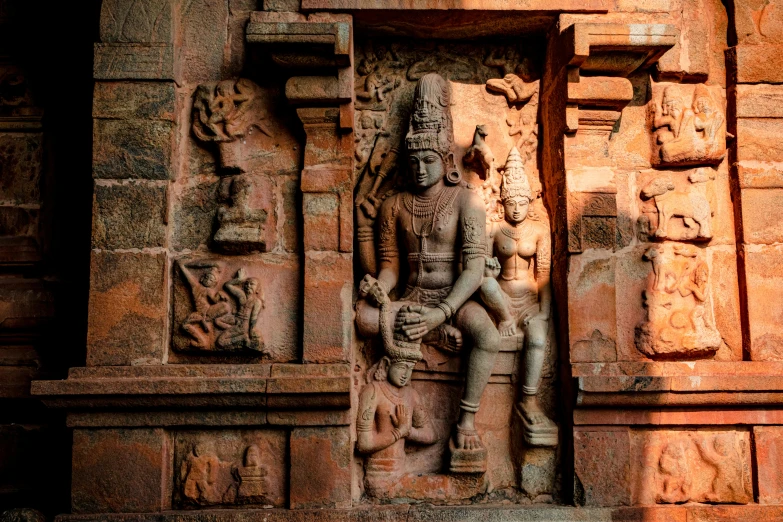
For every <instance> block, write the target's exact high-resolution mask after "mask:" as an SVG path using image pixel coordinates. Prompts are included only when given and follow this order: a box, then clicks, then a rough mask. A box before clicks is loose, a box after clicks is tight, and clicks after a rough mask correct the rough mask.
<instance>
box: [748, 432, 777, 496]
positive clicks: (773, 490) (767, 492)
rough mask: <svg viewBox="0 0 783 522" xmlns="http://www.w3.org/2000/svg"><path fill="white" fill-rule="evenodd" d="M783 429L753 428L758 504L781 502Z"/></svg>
mask: <svg viewBox="0 0 783 522" xmlns="http://www.w3.org/2000/svg"><path fill="white" fill-rule="evenodd" d="M782 430H783V428H781V427H778V426H757V427H754V428H753V444H754V446H755V449H756V452H755V467H756V469H757V470H758V476H759V480H758V487H759V493H758V494H759V504H780V503H781V502H783V481H781V477H782V476H783V475H782V474H781V467H783V431H782Z"/></svg>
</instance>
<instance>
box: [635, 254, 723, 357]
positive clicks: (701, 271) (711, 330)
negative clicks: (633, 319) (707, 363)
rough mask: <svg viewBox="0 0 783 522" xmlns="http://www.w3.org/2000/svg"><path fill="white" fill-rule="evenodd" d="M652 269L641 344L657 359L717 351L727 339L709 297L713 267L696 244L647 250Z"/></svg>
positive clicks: (639, 329) (639, 335) (639, 338)
mask: <svg viewBox="0 0 783 522" xmlns="http://www.w3.org/2000/svg"><path fill="white" fill-rule="evenodd" d="M644 259H645V260H647V261H650V263H651V264H652V273H651V274H650V276H649V278H648V281H647V289H646V290H645V291H644V296H643V299H644V307H645V309H646V312H647V318H646V320H645V321H643V322H642V323H640V324H639V325H638V326H637V327H636V348H637V349H638V350H639V351H640V352H642V353H643V354H645V355H647V356H648V357H653V358H676V357H696V356H706V355H712V354H714V353H715V352H716V351H717V350H718V348H720V345H721V342H722V339H721V335H720V332H718V330H717V328H716V326H715V319H714V314H713V309H712V298H711V297H710V269H709V267H708V265H707V263H706V261H704V254H703V253H702V252H701V251H700V250H699V249H698V248H696V247H694V246H692V245H684V244H680V243H666V244H663V245H657V246H654V247H651V248H650V249H648V250H647V251H646V252H645V254H644Z"/></svg>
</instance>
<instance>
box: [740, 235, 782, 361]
mask: <svg viewBox="0 0 783 522" xmlns="http://www.w3.org/2000/svg"><path fill="white" fill-rule="evenodd" d="M781 255H783V252H781V247H780V246H778V245H768V246H767V245H759V246H750V245H748V246H746V247H745V278H746V281H747V285H748V296H749V297H748V319H749V322H750V353H751V359H753V360H756V361H763V360H773V361H775V360H783V336H781V335H780V333H779V332H778V325H779V324H780V321H783V317H781V316H780V311H781V307H779V306H777V303H778V302H779V301H780V298H779V297H778V296H779V295H781V292H783V277H781V273H783V272H781V271H782V270H783V266H781V264H780V259H781V258H780V256H781Z"/></svg>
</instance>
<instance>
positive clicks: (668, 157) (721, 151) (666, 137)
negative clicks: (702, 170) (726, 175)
mask: <svg viewBox="0 0 783 522" xmlns="http://www.w3.org/2000/svg"><path fill="white" fill-rule="evenodd" d="M653 130H654V131H655V144H656V149H657V152H656V157H654V158H653V163H655V164H660V165H694V164H700V163H701V164H707V165H712V164H717V163H720V162H721V160H723V158H724V156H725V155H726V118H725V117H724V116H723V114H722V112H721V111H720V110H718V108H717V106H716V103H715V101H714V99H713V98H712V96H711V95H710V92H709V90H708V89H707V87H706V86H705V85H701V84H700V85H697V86H696V87H695V89H694V93H693V99H692V103H691V105H690V107H687V106H685V103H683V100H682V98H681V96H680V94H679V92H678V90H677V87H675V86H672V85H670V86H668V87H666V88H665V89H664V91H663V97H662V99H661V102H660V104H658V103H657V102H656V104H655V114H654V116H653Z"/></svg>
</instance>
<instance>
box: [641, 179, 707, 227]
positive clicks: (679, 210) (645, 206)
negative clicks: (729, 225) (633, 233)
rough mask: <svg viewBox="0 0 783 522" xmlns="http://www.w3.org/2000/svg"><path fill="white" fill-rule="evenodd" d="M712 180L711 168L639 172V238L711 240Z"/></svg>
mask: <svg viewBox="0 0 783 522" xmlns="http://www.w3.org/2000/svg"><path fill="white" fill-rule="evenodd" d="M714 179H715V172H714V170H713V169H712V168H711V167H700V168H697V169H692V170H687V171H672V172H669V171H649V172H645V173H641V174H640V176H639V178H638V179H637V184H638V186H639V187H641V189H640V191H639V197H640V199H641V205H640V216H639V220H638V223H639V232H640V234H641V236H642V237H641V238H640V239H641V240H642V241H647V240H649V239H652V240H661V239H671V240H674V241H709V240H710V239H712V235H713V224H712V221H713V210H712V208H713V207H714V206H715V204H714V201H715V193H714V190H715V189H714V183H713V182H712V180H714Z"/></svg>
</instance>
